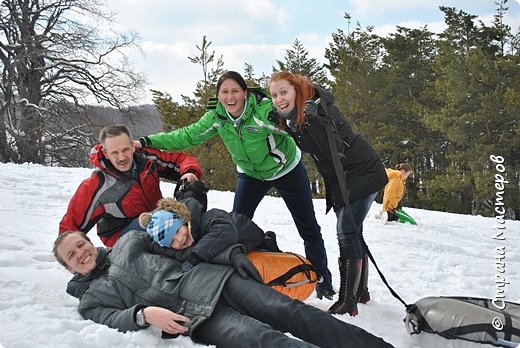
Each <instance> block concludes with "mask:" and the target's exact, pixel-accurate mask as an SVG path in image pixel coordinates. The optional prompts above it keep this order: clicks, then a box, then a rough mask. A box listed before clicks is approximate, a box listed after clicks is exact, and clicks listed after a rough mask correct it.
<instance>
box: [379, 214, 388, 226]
mask: <svg viewBox="0 0 520 348" xmlns="http://www.w3.org/2000/svg"><path fill="white" fill-rule="evenodd" d="M379 220H381V223H382V224H383V225H386V223H387V222H388V213H387V212H386V211H384V212H383V214H381V216H380V217H379Z"/></svg>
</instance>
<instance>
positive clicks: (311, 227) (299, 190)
mask: <svg viewBox="0 0 520 348" xmlns="http://www.w3.org/2000/svg"><path fill="white" fill-rule="evenodd" d="M271 187H274V188H275V189H276V190H277V191H278V193H279V194H280V195H281V196H282V198H283V200H284V202H285V205H287V208H288V209H289V212H290V213H291V215H292V218H293V220H294V223H295V225H296V228H297V230H298V233H299V234H300V237H301V238H302V239H303V245H304V247H305V256H306V257H307V259H309V261H310V262H311V263H312V264H313V265H314V267H316V269H317V271H318V272H319V273H320V275H321V276H322V277H323V282H321V283H318V290H321V289H332V274H331V273H330V271H329V269H328V268H327V252H326V250H325V243H324V242H323V238H322V236H321V228H320V225H318V222H317V221H316V215H315V213H314V205H313V204H312V193H311V185H310V182H309V176H308V175H307V170H306V169H305V166H304V165H303V163H302V162H301V161H300V163H298V165H297V166H296V167H295V168H294V169H293V170H292V171H290V172H289V173H287V174H286V175H284V176H283V177H281V178H279V179H276V180H272V181H262V180H258V179H254V178H252V177H250V176H248V175H246V174H244V173H239V174H238V181H237V186H236V189H235V200H234V202H233V211H234V212H237V213H241V214H244V215H246V216H248V217H249V218H250V219H253V215H254V213H255V210H256V208H257V207H258V204H260V201H261V200H262V198H264V196H265V194H266V193H267V191H269V189H270V188H271Z"/></svg>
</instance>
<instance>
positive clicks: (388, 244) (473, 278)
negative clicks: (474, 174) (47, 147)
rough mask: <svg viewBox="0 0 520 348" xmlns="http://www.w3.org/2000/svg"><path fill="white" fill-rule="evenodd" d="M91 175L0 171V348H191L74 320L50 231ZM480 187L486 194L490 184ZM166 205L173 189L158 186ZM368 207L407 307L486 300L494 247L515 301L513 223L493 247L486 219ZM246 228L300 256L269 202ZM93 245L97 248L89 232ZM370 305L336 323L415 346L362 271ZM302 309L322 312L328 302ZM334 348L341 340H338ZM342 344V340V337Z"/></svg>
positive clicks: (491, 222) (370, 229) (222, 202)
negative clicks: (398, 217) (402, 216)
mask: <svg viewBox="0 0 520 348" xmlns="http://www.w3.org/2000/svg"><path fill="white" fill-rule="evenodd" d="M91 172H92V171H91V169H83V168H56V167H43V166H40V165H32V164H23V165H15V164H9V163H8V164H0V221H2V223H1V224H0V318H2V324H1V326H0V345H3V346H4V347H6V348H10V347H16V348H23V347H103V348H106V347H193V346H200V345H196V344H194V343H192V342H191V340H190V339H189V338H186V337H180V338H178V339H175V340H169V341H168V340H162V339H161V338H160V333H159V331H158V330H155V329H153V328H151V329H147V330H141V331H139V332H131V333H124V334H123V333H119V332H117V331H116V330H113V329H109V328H108V327H105V326H103V325H98V324H95V323H93V322H91V321H86V320H83V319H82V318H81V317H80V315H79V314H78V313H77V311H76V306H77V300H76V299H75V298H73V297H70V296H69V295H67V294H66V293H65V286H66V283H67V281H68V279H69V278H70V274H69V273H68V272H67V271H66V270H64V269H63V268H62V267H61V266H60V265H59V264H58V263H57V262H56V261H55V260H54V257H53V255H52V252H51V249H52V244H53V242H54V239H55V238H56V236H57V227H58V223H59V221H60V219H61V217H62V216H63V214H64V212H65V210H66V207H67V204H68V201H69V199H70V197H71V195H72V194H73V193H74V191H75V190H76V188H77V186H78V185H79V183H80V182H81V181H82V180H83V179H84V178H86V177H87V176H89V175H90V173H91ZM491 180H492V179H491V178H490V185H492V181H491ZM162 189H163V194H164V195H165V196H171V195H172V193H173V189H174V186H173V185H172V184H165V183H163V184H162ZM232 195H233V193H230V192H219V191H210V192H209V208H212V207H218V208H222V209H225V210H228V211H229V210H231V208H232ZM315 207H316V213H317V218H318V221H319V223H320V224H321V226H322V232H323V235H324V239H325V243H326V247H327V250H328V256H329V268H330V270H331V271H332V273H333V277H334V284H335V286H336V287H339V284H338V282H339V276H338V269H337V266H336V265H337V263H336V260H337V257H338V246H337V242H336V235H335V233H336V232H335V231H336V230H335V224H336V219H335V216H334V214H333V213H329V214H328V215H324V211H325V202H324V200H315ZM379 209H380V206H379V205H378V204H376V203H374V205H373V206H372V210H371V212H370V214H369V217H368V218H367V221H366V222H365V227H364V228H365V238H366V240H367V243H368V244H369V246H370V249H371V251H372V253H373V255H374V256H375V258H376V260H377V262H378V264H379V267H380V268H381V270H382V271H383V273H384V274H385V276H386V278H387V280H388V281H389V282H390V284H391V286H392V287H393V288H394V289H395V290H396V291H397V293H398V294H399V295H400V296H401V297H402V298H403V299H404V300H405V301H406V302H407V303H413V302H415V301H417V300H419V299H420V298H422V297H426V296H439V295H445V296H449V295H458V296H479V297H489V298H494V297H495V296H496V283H495V275H496V274H498V273H497V271H496V269H495V261H496V256H497V252H496V248H503V249H502V250H504V251H505V259H504V260H503V261H505V265H506V266H505V273H503V274H502V275H504V276H505V278H506V280H507V281H508V282H509V284H506V286H505V288H504V290H505V292H504V294H505V298H506V300H508V301H513V302H520V286H519V284H520V255H519V253H520V222H518V221H506V223H505V227H506V228H505V229H504V230H502V231H503V232H504V234H503V236H504V237H505V239H504V240H497V239H493V235H494V234H495V233H496V231H495V230H494V229H493V227H494V226H497V222H496V220H495V219H493V218H484V217H481V216H468V215H458V214H448V213H441V212H435V211H426V210H421V209H411V208H405V210H406V211H407V212H408V213H409V214H410V215H412V216H413V217H414V218H415V220H416V221H417V223H418V225H417V226H411V225H408V224H406V225H403V224H400V223H389V224H388V225H382V224H381V223H379V221H377V220H376V219H375V218H374V215H375V213H376V212H377V211H378V210H379ZM254 220H255V222H256V223H258V224H259V225H260V226H261V227H263V228H264V229H266V230H273V231H275V232H277V235H278V241H279V245H280V247H281V248H282V250H286V251H294V252H298V253H301V254H303V243H302V241H301V239H300V238H299V236H298V234H297V232H296V229H295V227H294V225H293V222H292V219H291V217H290V214H289V212H288V210H287V208H286V207H285V205H284V203H283V201H282V200H281V199H279V198H272V197H266V198H265V199H264V200H263V201H262V203H261V204H260V206H259V208H258V210H257V212H256V215H255V218H254ZM89 236H90V237H91V238H92V239H93V241H94V243H95V244H97V245H101V242H100V241H99V239H98V238H97V237H96V235H95V233H94V232H93V231H91V233H89ZM369 288H370V292H371V296H372V298H373V300H372V301H370V302H369V303H368V304H367V305H360V306H359V310H360V314H359V315H358V316H357V317H355V318H351V317H349V316H348V315H343V316H338V318H340V319H341V320H344V321H346V322H349V323H352V324H355V325H358V326H361V327H363V328H364V329H366V330H368V331H369V332H372V333H374V334H376V335H378V336H381V337H383V338H384V339H385V340H386V341H388V342H390V343H392V344H393V345H395V346H396V347H400V348H412V347H418V345H417V344H416V343H415V342H414V341H413V340H412V339H411V338H410V336H409V335H408V333H407V332H406V329H405V327H404V324H403V321H402V319H403V318H404V316H405V311H404V307H403V305H402V304H401V303H400V302H399V301H397V300H396V299H394V298H393V297H392V295H391V294H390V292H389V291H388V290H387V289H386V287H385V286H384V284H383V283H382V282H381V280H380V278H379V276H378V275H377V274H376V273H375V270H374V268H373V267H372V268H371V276H370V281H369ZM307 303H309V304H311V305H313V306H316V307H319V308H321V309H323V310H327V308H328V307H329V306H330V305H332V303H333V302H332V301H328V300H324V301H320V300H317V299H316V298H315V297H314V295H312V296H311V298H309V299H308V300H307ZM338 339H341V338H338ZM345 339H348V338H345Z"/></svg>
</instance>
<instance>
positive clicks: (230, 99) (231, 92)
mask: <svg viewBox="0 0 520 348" xmlns="http://www.w3.org/2000/svg"><path fill="white" fill-rule="evenodd" d="M246 99H247V90H245V91H244V90H243V89H242V87H240V85H239V84H238V83H237V82H236V81H235V80H233V79H226V80H224V82H222V84H221V85H220V88H219V91H218V101H219V102H220V103H221V104H222V105H223V106H224V108H225V109H226V110H227V112H228V113H229V114H230V115H231V116H233V117H235V118H238V117H240V116H241V115H242V112H243V111H244V105H245V101H246Z"/></svg>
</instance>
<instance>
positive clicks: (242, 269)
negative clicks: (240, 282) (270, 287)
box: [231, 252, 263, 283]
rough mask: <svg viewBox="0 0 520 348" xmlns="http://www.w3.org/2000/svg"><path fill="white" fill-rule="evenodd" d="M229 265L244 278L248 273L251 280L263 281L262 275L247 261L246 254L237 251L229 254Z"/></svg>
mask: <svg viewBox="0 0 520 348" xmlns="http://www.w3.org/2000/svg"><path fill="white" fill-rule="evenodd" d="M231 266H233V268H234V269H235V270H236V271H237V272H238V274H239V275H240V276H241V277H242V278H244V279H246V278H247V276H248V275H249V276H250V277H251V278H253V280H256V281H257V282H259V283H263V280H262V276H261V275H260V273H259V272H258V270H257V269H256V267H255V266H254V265H253V263H252V262H251V261H249V259H248V258H247V256H246V254H244V253H241V252H238V253H234V254H233V255H231Z"/></svg>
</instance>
